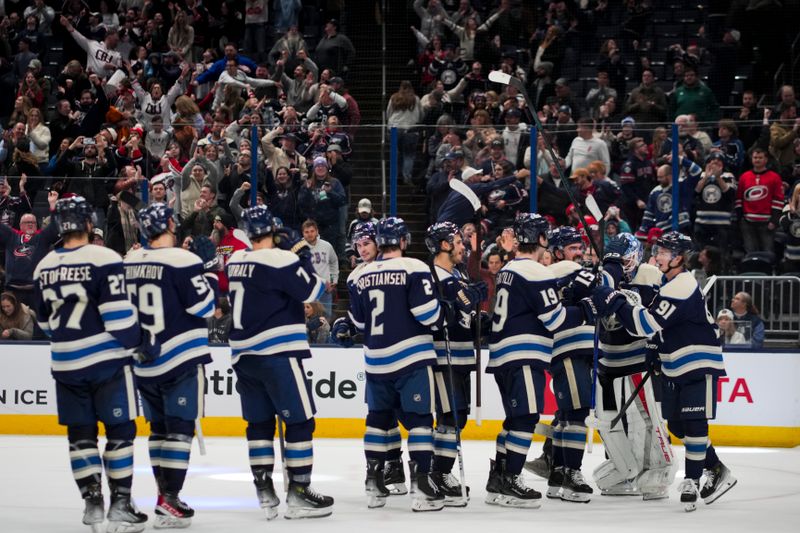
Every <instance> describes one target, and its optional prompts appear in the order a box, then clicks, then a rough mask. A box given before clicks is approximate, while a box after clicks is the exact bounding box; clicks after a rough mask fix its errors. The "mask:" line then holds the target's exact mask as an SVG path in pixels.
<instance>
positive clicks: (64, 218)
mask: <svg viewBox="0 0 800 533" xmlns="http://www.w3.org/2000/svg"><path fill="white" fill-rule="evenodd" d="M55 221H56V224H57V225H58V233H59V235H66V234H68V233H75V232H88V231H89V230H88V228H87V227H86V224H88V223H91V224H92V226H94V225H95V224H96V223H97V217H96V216H95V214H94V208H92V206H91V205H90V204H89V202H87V201H86V198H84V197H83V196H72V197H71V198H62V199H61V200H59V201H58V202H56V213H55Z"/></svg>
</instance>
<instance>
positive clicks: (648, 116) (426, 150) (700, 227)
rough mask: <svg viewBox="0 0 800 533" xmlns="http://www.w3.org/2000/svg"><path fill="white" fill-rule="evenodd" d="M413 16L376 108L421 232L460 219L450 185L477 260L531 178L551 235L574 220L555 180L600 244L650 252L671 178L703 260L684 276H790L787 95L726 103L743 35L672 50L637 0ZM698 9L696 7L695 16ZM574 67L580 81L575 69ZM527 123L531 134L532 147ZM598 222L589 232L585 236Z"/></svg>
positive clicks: (797, 140)
mask: <svg viewBox="0 0 800 533" xmlns="http://www.w3.org/2000/svg"><path fill="white" fill-rule="evenodd" d="M655 7H657V6H655ZM414 9H415V12H416V14H417V15H418V17H419V23H418V24H416V25H414V26H412V28H411V34H412V35H411V36H410V37H409V39H411V40H413V41H414V43H415V44H416V46H417V55H416V57H415V58H413V59H412V62H413V63H414V65H415V69H416V72H417V75H418V76H417V78H416V79H414V80H413V81H412V82H411V83H408V82H404V83H403V84H401V86H400V88H399V90H398V91H397V92H396V93H395V94H394V95H392V97H391V99H390V101H389V105H388V108H387V114H388V116H389V120H388V122H389V124H390V125H394V126H397V127H398V129H399V130H400V135H399V138H400V144H399V154H400V160H401V164H400V168H401V169H402V177H403V179H404V180H405V181H406V182H413V183H414V184H415V185H416V186H419V187H420V188H422V189H424V190H425V192H426V195H427V196H426V197H427V201H428V214H429V220H430V221H431V222H433V221H441V220H450V221H453V222H456V223H459V224H463V223H464V222H465V221H467V220H470V219H471V218H472V215H471V208H470V206H469V205H468V204H467V203H466V202H462V203H458V202H457V201H456V200H455V199H454V195H453V194H451V192H450V188H449V186H448V183H449V181H450V180H453V179H458V180H463V181H464V182H466V183H467V184H468V185H469V186H470V187H471V188H472V189H473V191H475V192H476V193H477V194H478V195H479V196H480V197H481V198H482V201H483V204H484V221H483V225H484V228H483V229H484V231H483V235H484V236H486V238H485V240H484V241H483V242H482V243H481V251H482V252H483V253H484V257H485V252H486V250H487V249H491V248H494V246H495V244H496V243H497V242H499V241H500V240H501V239H502V237H503V230H504V228H506V227H508V225H509V224H508V222H509V221H510V220H513V217H514V215H515V213H516V212H518V211H524V210H527V209H528V205H529V199H528V198H526V194H527V191H528V190H530V189H529V185H530V180H531V179H536V182H537V184H538V188H537V195H538V198H537V200H538V201H537V205H538V211H539V212H540V213H541V214H543V215H545V216H547V217H548V219H549V220H550V222H551V224H552V225H553V226H554V227H555V226H559V225H564V224H572V225H578V223H579V217H578V216H577V213H576V208H577V207H579V206H575V205H573V203H572V201H571V198H570V197H569V196H568V195H567V193H566V191H565V188H569V189H571V191H572V193H573V197H574V198H575V199H576V201H577V203H579V204H583V203H584V201H585V198H586V197H587V195H589V194H592V195H593V196H594V197H595V199H596V200H597V203H598V204H599V206H600V208H601V210H602V212H603V216H604V219H605V220H604V221H605V225H604V226H605V232H606V235H604V236H603V238H604V239H606V238H608V236H610V235H613V234H615V233H618V232H621V231H628V232H631V233H634V234H636V235H637V237H639V238H640V239H641V240H642V241H643V242H644V243H645V244H646V245H648V246H649V245H650V244H651V243H653V242H654V241H655V239H656V238H657V237H658V236H659V235H660V234H661V233H662V232H664V231H665V230H668V229H670V228H671V227H672V226H673V222H674V221H673V220H672V217H673V209H672V204H673V191H672V184H673V172H674V171H677V173H678V175H679V183H680V185H679V191H678V194H677V196H676V197H677V198H679V200H678V202H679V207H678V210H677V212H678V220H677V221H675V222H676V223H677V226H678V228H679V229H680V231H682V232H684V233H687V234H689V235H691V236H693V237H694V240H695V242H696V244H697V247H698V251H700V250H703V251H704V252H705V254H701V257H711V256H713V257H715V258H717V260H716V261H714V263H713V264H710V263H709V262H708V261H706V262H705V264H698V265H697V267H698V269H699V270H704V271H705V272H704V273H705V274H708V275H711V274H724V273H728V274H730V273H744V272H749V270H748V269H749V268H752V267H753V266H754V262H753V261H756V262H758V263H766V265H767V266H766V267H764V268H755V269H754V270H755V271H758V272H762V271H763V270H764V269H766V270H768V271H769V272H775V271H777V272H798V271H800V261H798V260H800V211H799V210H798V209H799V208H800V136H799V135H798V134H799V133H800V118H798V117H797V106H798V101H797V99H796V95H795V90H794V88H793V87H792V86H791V85H785V86H782V87H780V89H779V91H778V93H777V94H775V95H772V94H767V95H763V94H756V93H755V92H754V91H753V90H751V89H750V88H749V86H748V85H745V87H744V89H745V90H743V91H742V92H741V94H739V95H738V96H737V97H736V98H737V100H736V101H734V100H733V99H732V98H731V92H732V90H733V87H734V75H735V73H736V72H737V68H738V67H739V65H740V64H741V63H743V61H744V60H743V59H741V58H746V57H749V56H747V55H746V54H745V53H744V52H745V50H742V49H741V47H740V44H739V43H740V42H741V41H742V39H743V35H744V37H749V36H750V35H749V33H748V32H753V31H756V30H755V29H754V28H753V27H752V26H748V27H747V28H742V29H741V30H739V29H735V28H731V27H727V28H726V27H724V26H720V25H719V24H714V25H712V24H709V25H708V26H707V25H705V24H704V25H698V27H696V29H694V30H693V31H694V32H695V34H692V35H688V36H684V35H683V28H681V32H682V33H681V36H675V37H672V39H673V40H672V41H670V40H669V39H670V37H669V36H665V35H660V34H659V28H658V27H656V28H655V29H654V30H653V31H652V32H650V31H649V30H647V27H648V19H649V17H651V16H652V14H653V9H654V3H653V2H649V1H647V0H630V1H627V2H622V3H611V2H603V1H589V2H569V1H552V2H549V3H544V5H543V7H542V9H540V10H537V7H536V6H531V5H527V4H525V3H520V2H514V1H511V0H500V1H499V2H470V1H467V0H462V1H461V2H453V1H450V2H447V1H444V0H416V1H415V2H414ZM702 16H703V15H702V13H700V12H699V10H698V13H697V21H698V23H700V22H702V20H701V18H702ZM723 18H724V17H723ZM611 21H620V24H619V31H618V33H617V35H618V37H613V38H612V37H608V36H604V38H602V39H601V38H600V36H599V35H598V34H597V33H593V32H594V31H595V29H596V28H597V27H599V25H601V24H606V25H607V24H608V23H609V22H611ZM686 26H687V27H690V25H686ZM687 31H688V30H687ZM653 35H656V36H657V37H658V39H657V40H656V39H653ZM655 42H658V43H659V44H658V46H659V48H658V49H657V48H656V45H655V44H654V43H655ZM593 43H596V44H598V45H599V50H598V48H592V44H593ZM656 55H658V56H660V57H663V58H665V61H664V62H663V63H664V64H661V65H657V64H656V62H655V61H653V58H654V57H656ZM587 68H588V69H590V71H591V72H592V73H593V75H594V79H593V80H590V79H587V78H578V77H577V75H575V73H576V72H577V71H578V70H584V71H585V70H586V69H587ZM492 70H501V71H503V72H505V73H507V74H510V75H512V76H514V77H517V78H519V79H520V80H522V82H523V84H524V87H525V90H526V92H527V95H525V94H521V93H520V92H519V91H518V90H517V89H516V88H515V87H514V86H513V85H501V84H497V83H493V82H491V81H490V80H489V79H488V74H489V72H490V71H492ZM740 90H741V89H740ZM526 96H527V100H530V102H531V107H530V108H529V107H528V104H527V102H526ZM720 102H721V103H722V104H725V105H723V106H721V105H720ZM758 102H762V105H758ZM729 104H732V105H729ZM534 113H535V114H536V116H537V118H538V121H539V122H541V124H543V128H544V131H542V130H541V129H540V130H539V131H538V132H537V139H536V140H535V142H534V144H535V147H533V154H532V150H531V130H530V128H531V126H532V125H534V117H533V116H532V115H533V114H534ZM673 124H676V125H677V127H678V147H677V149H678V150H677V153H678V157H677V158H676V159H674V158H673V149H672V148H673V147H672V144H673V139H672V138H671V135H670V132H671V129H672V125H673ZM418 138H420V144H419V146H418V147H417V146H416V145H417V142H418ZM545 141H549V143H550V144H552V145H553V148H554V151H553V153H551V152H550V151H549V150H548V149H546V144H547V143H546V142H545ZM532 162H535V168H532ZM557 166H560V167H561V168H562V169H564V175H563V176H562V175H561V174H560V173H559V171H558V170H559V169H558V168H557ZM412 169H415V172H414V173H412ZM562 181H566V183H562ZM598 222H600V221H597V220H594V219H591V220H588V222H587V223H588V224H589V225H590V226H591V228H592V229H593V230H596V229H597V227H598ZM594 233H596V232H594ZM594 238H595V239H597V240H599V239H600V238H601V237H600V236H599V235H594ZM751 260H753V261H751ZM764 273H766V272H764Z"/></svg>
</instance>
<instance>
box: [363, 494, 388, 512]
mask: <svg viewBox="0 0 800 533" xmlns="http://www.w3.org/2000/svg"><path fill="white" fill-rule="evenodd" d="M385 505H386V497H385V496H372V495H369V494H367V507H368V508H369V509H378V508H380V507H384V506H385Z"/></svg>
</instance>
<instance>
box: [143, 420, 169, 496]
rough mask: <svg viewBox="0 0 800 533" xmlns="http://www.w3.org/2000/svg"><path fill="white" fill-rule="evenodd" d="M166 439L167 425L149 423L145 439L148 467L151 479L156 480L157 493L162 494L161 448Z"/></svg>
mask: <svg viewBox="0 0 800 533" xmlns="http://www.w3.org/2000/svg"><path fill="white" fill-rule="evenodd" d="M166 439H167V425H166V424H164V423H163V422H151V423H150V437H149V438H148V439H147V447H148V451H149V452H150V467H151V468H152V469H153V477H154V478H155V479H156V484H157V485H158V491H159V493H161V492H163V489H164V487H163V486H162V485H163V484H164V480H163V478H162V476H161V446H163V445H164V441H165V440H166Z"/></svg>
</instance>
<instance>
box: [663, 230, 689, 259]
mask: <svg viewBox="0 0 800 533" xmlns="http://www.w3.org/2000/svg"><path fill="white" fill-rule="evenodd" d="M656 246H658V248H665V249H667V250H669V251H670V252H672V257H677V256H679V255H680V256H684V257H686V256H688V255H689V254H690V253H691V252H692V250H693V249H694V244H693V243H692V239H691V238H689V236H688V235H684V234H683V233H680V232H678V231H670V232H667V233H665V234H663V235H662V236H661V237H659V238H658V240H657V241H656ZM654 253H657V251H655V252H654Z"/></svg>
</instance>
